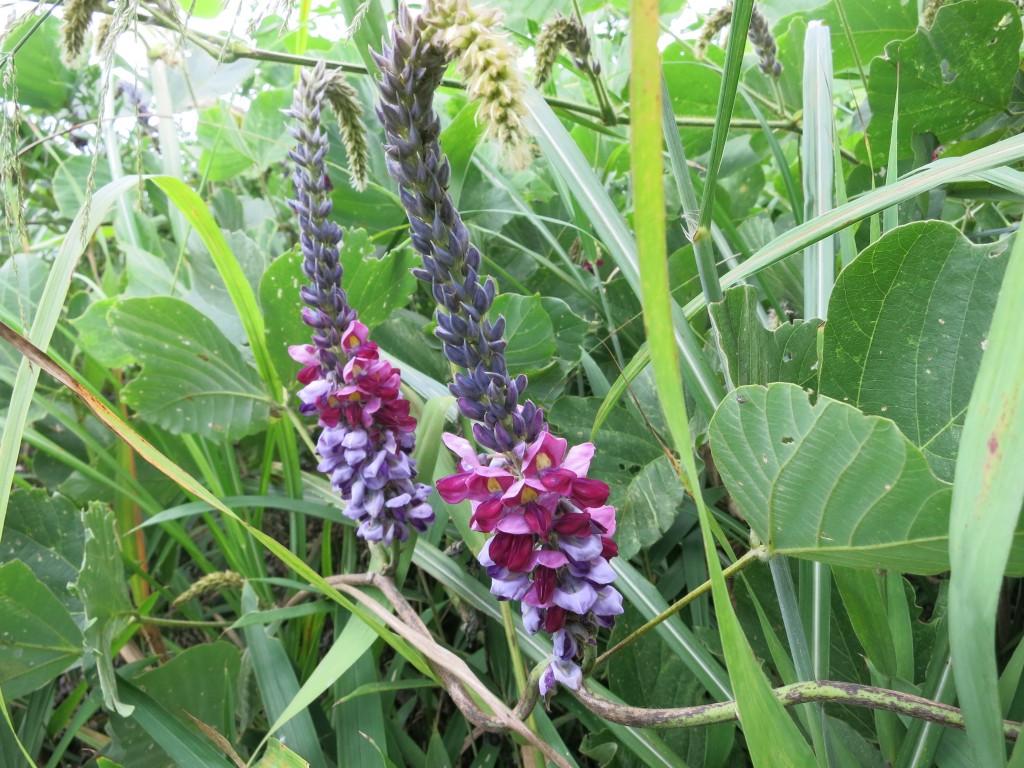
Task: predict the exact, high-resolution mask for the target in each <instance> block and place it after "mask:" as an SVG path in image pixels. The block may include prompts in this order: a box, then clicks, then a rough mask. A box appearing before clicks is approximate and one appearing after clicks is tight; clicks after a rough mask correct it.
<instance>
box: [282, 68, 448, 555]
mask: <svg viewBox="0 0 1024 768" xmlns="http://www.w3.org/2000/svg"><path fill="white" fill-rule="evenodd" d="M330 82H331V75H329V74H328V73H327V72H326V70H325V68H324V66H323V64H322V63H321V64H320V65H318V66H317V67H315V68H314V69H313V70H311V71H304V72H303V73H302V77H301V80H300V83H299V86H298V88H297V90H296V92H295V99H294V102H293V104H292V108H291V109H290V110H289V111H288V112H287V114H288V115H289V116H290V117H292V118H294V119H295V121H296V124H295V125H294V126H293V127H292V128H291V129H290V130H291V134H292V136H293V137H294V138H295V139H296V141H297V146H296V148H295V149H294V150H292V152H291V158H292V160H293V161H294V163H295V176H294V181H295V200H293V201H291V202H290V205H291V207H292V209H293V210H294V211H295V213H296V214H298V217H299V231H300V240H301V246H302V254H303V262H302V271H303V273H304V274H305V275H306V277H307V278H308V279H309V280H310V284H309V285H304V286H302V288H301V289H300V295H301V296H302V300H303V301H304V302H305V303H306V305H307V306H306V307H305V308H304V309H303V311H302V319H303V321H304V322H305V323H306V325H308V326H310V327H311V328H312V329H313V337H312V342H313V343H312V344H306V345H301V346H294V347H290V348H289V350H288V351H289V353H290V354H291V356H292V358H293V359H294V360H296V361H297V362H299V363H302V364H303V366H304V367H303V369H302V370H301V371H300V372H299V375H298V379H299V381H300V382H301V383H302V384H304V385H305V386H304V387H303V389H302V390H301V391H300V392H299V398H300V400H301V401H302V405H301V407H300V408H299V411H300V412H301V413H303V414H316V415H317V416H318V417H319V423H320V426H321V427H323V431H322V432H321V433H320V438H319V440H318V441H317V452H318V453H319V454H320V457H321V462H320V465H319V467H318V469H319V470H320V471H321V472H323V473H325V474H327V475H328V476H329V477H330V479H331V485H332V486H333V487H334V489H335V490H336V491H338V492H339V493H340V494H341V496H342V498H343V499H344V500H345V502H346V503H345V509H344V514H345V515H346V516H347V517H349V518H352V519H353V520H355V521H357V522H358V523H359V527H358V530H357V532H358V535H359V536H361V537H362V538H364V539H366V540H367V541H375V542H382V543H384V544H390V543H391V542H392V541H394V540H396V539H397V540H400V541H404V540H405V539H406V538H408V536H409V529H410V528H412V529H413V530H416V531H420V532H422V531H424V530H426V528H427V526H428V525H430V523H432V522H433V520H434V513H433V511H432V510H431V508H430V505H429V504H427V503H426V499H427V495H428V494H429V493H430V487H429V486H427V485H423V484H422V483H416V482H415V477H416V463H415V462H414V461H413V459H412V458H411V453H412V450H413V448H414V447H415V436H414V430H415V429H416V420H415V419H414V418H413V417H412V416H410V415H409V401H408V400H406V399H405V398H404V397H403V396H402V393H401V391H400V389H399V387H400V385H401V378H400V375H399V371H398V370H396V369H395V368H392V367H391V365H390V363H388V362H387V361H386V360H382V359H381V358H380V354H379V350H378V348H377V345H376V344H374V343H373V342H372V341H370V340H369V338H368V330H367V327H366V326H365V325H363V324H362V323H360V322H359V319H358V315H357V313H356V310H355V309H353V308H352V307H350V306H349V304H348V297H347V296H346V294H345V291H344V289H343V288H342V287H341V278H342V266H341V262H340V260H339V253H338V247H339V245H340V243H341V240H342V232H341V227H339V226H338V225H337V224H335V223H334V222H333V221H331V220H330V215H331V209H332V204H331V197H330V191H331V182H330V180H329V179H328V176H327V170H326V167H327V166H326V155H327V149H328V145H327V133H326V131H325V130H324V129H323V127H322V126H321V123H320V110H321V105H322V104H323V102H324V99H325V94H326V92H327V89H328V87H329V84H330Z"/></svg>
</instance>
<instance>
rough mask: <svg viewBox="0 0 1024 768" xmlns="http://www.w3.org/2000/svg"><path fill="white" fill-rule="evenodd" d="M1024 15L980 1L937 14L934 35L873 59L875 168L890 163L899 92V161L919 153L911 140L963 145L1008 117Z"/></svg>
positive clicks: (995, 1)
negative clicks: (925, 137)
mask: <svg viewBox="0 0 1024 768" xmlns="http://www.w3.org/2000/svg"><path fill="white" fill-rule="evenodd" d="M1020 44H1021V26H1020V15H1019V13H1018V11H1017V8H1016V6H1015V5H1014V4H1013V3H1008V2H1003V0H978V2H973V3H950V4H948V5H944V6H943V7H942V8H940V9H939V11H938V13H937V14H936V15H935V21H934V23H933V24H932V26H931V29H925V28H924V27H919V28H918V30H917V32H916V33H915V34H914V35H913V36H911V37H909V38H907V39H906V40H896V41H894V42H892V43H890V44H889V45H887V46H886V47H885V57H884V58H883V57H877V58H875V59H872V61H871V69H870V74H869V76H868V102H869V103H870V105H871V115H872V117H871V121H870V122H869V123H868V138H869V139H870V145H871V148H872V152H873V153H874V156H875V166H876V167H879V166H883V165H885V164H886V163H887V162H888V157H887V156H888V152H889V140H890V136H891V134H892V124H893V120H892V114H893V105H894V104H895V99H896V89H897V87H898V88H899V95H900V108H899V121H898V128H897V130H898V132H899V135H898V141H897V144H896V147H897V155H898V157H901V158H903V157H910V156H912V155H913V148H912V147H911V143H910V142H911V138H912V137H913V136H914V135H915V134H921V133H932V134H935V137H936V138H937V139H938V141H939V142H940V143H945V142H950V141H953V140H955V139H959V138H960V137H961V136H963V135H964V134H965V133H967V132H968V131H969V130H971V129H972V128H976V127H977V126H979V125H981V124H982V123H984V122H985V121H986V120H987V119H989V118H990V117H992V116H994V115H997V114H999V113H1000V112H1002V111H1003V110H1004V109H1005V108H1006V106H1007V104H1008V103H1009V100H1010V94H1011V92H1012V90H1013V82H1014V76H1015V75H1016V73H1017V66H1018V64H1019V63H1020V53H1019V50H1020Z"/></svg>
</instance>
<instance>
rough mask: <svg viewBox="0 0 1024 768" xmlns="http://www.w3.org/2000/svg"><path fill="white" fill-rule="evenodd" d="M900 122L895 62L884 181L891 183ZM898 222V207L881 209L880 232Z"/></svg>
mask: <svg viewBox="0 0 1024 768" xmlns="http://www.w3.org/2000/svg"><path fill="white" fill-rule="evenodd" d="M899 122H900V63H899V62H898V61H897V62H896V91H895V93H894V95H893V103H892V136H891V137H890V138H889V162H888V164H887V165H886V167H885V183H886V185H890V184H893V183H894V182H895V181H896V179H897V177H898V176H899V168H898V164H899V145H898V143H897V141H896V137H897V135H898V133H899V130H898V129H899ZM899 223H900V207H899V206H898V205H894V206H892V207H891V208H886V209H885V210H884V211H882V232H888V231H889V230H890V229H895V228H896V227H897V226H899Z"/></svg>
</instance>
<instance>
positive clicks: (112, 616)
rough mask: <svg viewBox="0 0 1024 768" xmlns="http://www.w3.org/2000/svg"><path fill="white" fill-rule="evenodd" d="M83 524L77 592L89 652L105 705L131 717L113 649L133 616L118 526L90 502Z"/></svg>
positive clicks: (111, 515) (101, 506) (104, 509)
mask: <svg viewBox="0 0 1024 768" xmlns="http://www.w3.org/2000/svg"><path fill="white" fill-rule="evenodd" d="M82 522H83V524H84V526H85V529H86V533H85V557H84V558H83V559H82V568H81V572H80V573H79V574H78V583H77V584H76V585H75V588H76V590H77V591H78V597H79V599H80V600H81V601H82V605H83V607H84V608H85V649H86V651H87V652H88V653H89V655H91V656H92V659H93V661H94V662H95V664H96V671H97V673H98V674H99V678H100V687H101V688H102V689H103V705H104V706H105V707H106V708H107V709H108V710H113V711H115V712H117V714H119V715H121V716H122V717H128V716H129V715H131V713H132V710H133V707H132V706H131V705H130V704H126V703H124V702H122V701H121V700H120V699H119V698H118V695H117V675H116V674H115V673H114V657H113V655H112V654H113V652H114V649H112V647H111V646H112V645H113V642H114V638H116V637H117V635H118V634H120V633H121V631H122V630H124V629H125V628H126V627H127V626H128V623H129V621H130V620H131V614H132V604H131V600H130V599H129V598H128V587H127V581H126V579H125V575H124V565H123V564H122V562H121V544H120V542H119V541H118V538H117V523H116V520H115V517H114V512H113V511H112V510H111V509H110V507H108V506H106V505H105V504H101V503H99V502H97V501H94V502H90V504H89V506H88V507H87V508H86V510H85V512H84V513H83V514H82Z"/></svg>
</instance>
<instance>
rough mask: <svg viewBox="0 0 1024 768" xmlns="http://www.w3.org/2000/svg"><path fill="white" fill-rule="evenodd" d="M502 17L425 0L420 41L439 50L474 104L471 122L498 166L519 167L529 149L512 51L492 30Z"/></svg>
mask: <svg viewBox="0 0 1024 768" xmlns="http://www.w3.org/2000/svg"><path fill="white" fill-rule="evenodd" d="M504 18H505V16H504V14H503V13H502V12H501V11H499V10H496V9H494V8H488V7H486V6H474V5H473V4H472V3H471V2H470V1H469V0H430V1H429V2H428V3H427V5H426V6H425V7H424V9H423V15H422V20H423V22H424V24H425V27H424V37H425V38H427V39H428V40H434V41H436V42H438V43H441V44H442V45H444V46H445V47H446V48H447V50H448V54H449V59H450V60H454V61H455V62H456V69H457V70H458V73H459V75H460V76H461V77H462V80H463V83H464V84H465V86H466V92H467V93H468V94H469V97H470V100H471V101H473V102H474V103H476V104H478V105H479V108H478V111H477V119H478V120H482V121H483V122H484V124H485V125H486V126H487V135H488V136H489V137H490V138H492V139H494V140H495V141H497V142H498V145H499V147H501V152H502V162H503V164H504V165H506V166H507V167H509V168H512V169H516V168H523V167H525V166H526V165H527V163H529V161H530V158H531V150H530V143H529V137H528V133H527V130H526V124H525V121H524V118H525V116H526V105H525V103H524V99H523V97H524V95H525V93H526V81H525V80H524V79H523V75H522V73H521V72H520V71H519V68H518V66H517V65H516V59H517V58H518V56H519V51H518V49H517V48H516V47H515V46H514V45H512V43H511V42H510V41H509V39H508V37H507V36H506V35H505V34H503V33H501V32H499V31H498V28H499V26H500V25H501V23H502V21H503V20H504Z"/></svg>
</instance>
